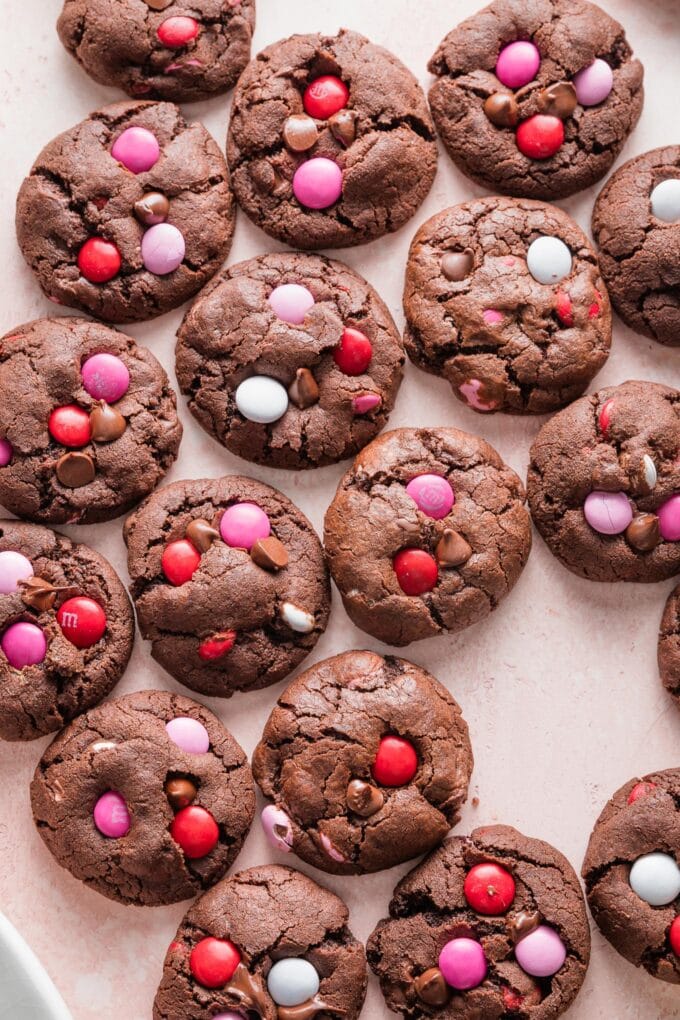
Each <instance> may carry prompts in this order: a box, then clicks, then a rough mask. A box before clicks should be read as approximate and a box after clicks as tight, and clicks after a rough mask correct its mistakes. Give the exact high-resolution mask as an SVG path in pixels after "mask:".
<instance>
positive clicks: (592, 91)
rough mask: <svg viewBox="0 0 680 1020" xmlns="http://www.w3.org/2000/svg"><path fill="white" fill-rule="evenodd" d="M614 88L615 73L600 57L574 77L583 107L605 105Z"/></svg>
mask: <svg viewBox="0 0 680 1020" xmlns="http://www.w3.org/2000/svg"><path fill="white" fill-rule="evenodd" d="M613 86H614V72H613V71H612V69H611V67H610V66H609V64H608V63H607V61H606V60H602V58H601V57H598V58H597V59H596V60H593V62H592V64H588V66H587V67H584V68H582V70H580V71H579V72H578V74H577V75H576V76H575V77H574V88H575V89H576V98H577V99H578V101H579V103H580V104H581V106H598V105H599V104H600V103H603V102H604V101H605V99H606V98H607V96H608V95H609V93H610V92H611V90H612V88H613Z"/></svg>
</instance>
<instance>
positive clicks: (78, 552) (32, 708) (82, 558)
mask: <svg viewBox="0 0 680 1020" xmlns="http://www.w3.org/2000/svg"><path fill="white" fill-rule="evenodd" d="M4 552H13V553H20V554H21V555H22V556H24V557H26V559H28V560H29V563H30V565H31V567H32V568H33V574H32V575H31V576H32V577H33V578H37V579H39V580H41V581H43V582H45V584H43V585H42V592H44V593H45V594H43V595H42V597H41V595H40V594H37V593H36V588H37V587H38V586H37V585H36V586H35V588H33V590H32V589H31V587H30V586H27V585H22V584H19V585H17V586H16V589H15V590H14V591H9V592H7V591H5V590H4V589H5V588H6V587H8V586H3V592H2V593H0V633H6V632H7V630H8V628H10V627H11V626H12V625H13V624H15V623H17V622H19V621H27V622H30V623H32V624H34V625H35V626H37V627H39V628H40V629H41V630H42V632H43V634H44V635H45V637H46V640H47V650H46V657H45V659H44V660H43V661H42V662H41V663H37V664H34V665H29V666H24V667H23V669H15V668H13V667H12V666H11V665H10V663H9V662H8V660H7V658H6V656H5V655H2V654H0V738H1V739H3V740H33V739H34V738H35V737H40V736H43V735H44V734H46V733H52V732H54V731H55V730H58V729H61V727H62V726H64V725H65V724H66V723H67V722H70V720H71V719H73V717H74V716H75V715H78V714H79V713H80V712H83V711H85V710H86V709H88V708H92V707H93V705H96V704H97V702H99V701H101V699H102V698H104V697H105V696H106V695H107V694H109V693H110V692H111V690H113V688H114V687H115V685H116V684H117V682H118V680H119V679H120V677H121V676H122V675H123V672H124V671H125V667H126V666H127V663H128V660H129V658H130V654H131V652H132V644H133V641H134V635H135V624H134V616H133V613H132V606H131V605H130V599H129V598H128V594H127V592H126V591H125V588H124V587H123V583H122V581H121V580H120V578H119V577H118V575H117V574H116V572H115V570H114V569H113V567H112V566H111V565H110V563H109V562H108V561H107V560H105V559H104V557H103V556H101V555H100V554H99V553H98V552H95V550H94V549H90V548H88V547H87V546H86V545H80V544H77V543H75V542H71V540H70V539H68V538H67V537H66V536H65V535H60V534H57V533H56V532H54V531H50V530H49V529H47V528H41V527H38V526H36V525H33V524H21V523H19V521H10V520H2V521H0V555H1V554H2V553H4ZM51 590H53V595H52V594H50V591H51ZM79 596H84V597H86V598H89V599H93V600H94V601H95V602H96V603H97V604H98V605H99V606H101V608H102V609H103V611H104V613H105V616H106V630H105V632H104V635H103V636H102V638H101V639H100V640H98V641H97V642H96V643H94V644H92V645H90V646H88V647H85V648H79V647H77V646H76V645H75V644H74V643H73V642H72V641H70V640H69V639H68V637H67V636H66V634H65V633H64V632H63V630H62V628H61V626H60V624H59V621H58V619H57V613H58V611H59V609H60V607H61V606H62V605H63V604H64V603H65V602H66V601H67V600H68V599H71V598H74V597H79Z"/></svg>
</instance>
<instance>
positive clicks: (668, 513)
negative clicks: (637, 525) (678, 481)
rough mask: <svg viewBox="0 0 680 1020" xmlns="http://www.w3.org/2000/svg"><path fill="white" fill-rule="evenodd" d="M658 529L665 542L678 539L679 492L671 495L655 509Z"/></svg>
mask: <svg viewBox="0 0 680 1020" xmlns="http://www.w3.org/2000/svg"><path fill="white" fill-rule="evenodd" d="M657 515H658V517H659V530H660V531H661V537H662V538H663V539H664V541H666V542H679V541H680V493H677V494H676V495H675V496H671V498H670V499H667V500H666V502H665V503H662V504H661V506H660V507H659V509H658V510H657Z"/></svg>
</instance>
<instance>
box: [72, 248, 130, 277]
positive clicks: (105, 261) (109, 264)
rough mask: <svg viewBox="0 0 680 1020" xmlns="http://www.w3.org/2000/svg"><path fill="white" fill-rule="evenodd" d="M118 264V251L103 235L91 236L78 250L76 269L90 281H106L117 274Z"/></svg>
mask: <svg viewBox="0 0 680 1020" xmlns="http://www.w3.org/2000/svg"><path fill="white" fill-rule="evenodd" d="M120 266H121V258H120V252H119V251H118V249H117V248H116V246H115V244H113V242H112V241H105V240H104V238H103V237H91V238H90V239H89V240H88V241H86V242H85V244H84V245H83V247H82V248H81V249H80V251H79V252H78V269H79V270H80V272H81V273H82V274H83V276H84V277H85V279H86V280H89V281H90V283H107V282H108V281H109V280H112V279H113V278H114V276H116V275H117V273H118V272H119V271H120Z"/></svg>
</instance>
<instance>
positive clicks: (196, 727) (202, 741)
mask: <svg viewBox="0 0 680 1020" xmlns="http://www.w3.org/2000/svg"><path fill="white" fill-rule="evenodd" d="M165 730H166V733H167V734H168V736H169V737H170V740H172V742H173V744H176V745H177V747H180V748H181V749H182V750H183V751H186V752H187V754H207V752H208V750H209V749H210V737H209V736H208V731H207V730H206V728H205V726H204V725H203V723H202V722H199V720H198V719H192V718H191V716H188V715H178V716H176V717H175V718H174V719H170V721H169V722H167V723H166V724H165Z"/></svg>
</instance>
